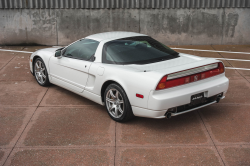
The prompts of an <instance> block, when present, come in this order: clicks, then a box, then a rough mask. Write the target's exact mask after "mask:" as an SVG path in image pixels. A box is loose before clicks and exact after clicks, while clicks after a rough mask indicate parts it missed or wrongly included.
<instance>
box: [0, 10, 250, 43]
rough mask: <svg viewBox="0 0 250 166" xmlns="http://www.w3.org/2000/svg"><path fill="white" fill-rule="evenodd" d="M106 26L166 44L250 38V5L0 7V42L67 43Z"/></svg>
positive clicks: (241, 40) (244, 40) (246, 39)
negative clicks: (161, 7) (191, 6)
mask: <svg viewBox="0 0 250 166" xmlns="http://www.w3.org/2000/svg"><path fill="white" fill-rule="evenodd" d="M106 31H134V32H140V33H144V34H147V35H150V36H152V37H154V38H156V39H158V40H160V41H161V42H164V43H166V44H168V45H203V44H250V8H221V9H0V45H24V44H25V45H32V44H41V45H67V44H69V43H71V42H73V41H75V40H77V39H80V38H83V37H85V36H88V35H90V34H94V33H100V32H106Z"/></svg>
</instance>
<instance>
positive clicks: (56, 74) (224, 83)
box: [30, 32, 229, 118]
mask: <svg viewBox="0 0 250 166" xmlns="http://www.w3.org/2000/svg"><path fill="white" fill-rule="evenodd" d="M133 36H146V35H143V34H139V33H133V32H108V33H101V34H96V35H91V36H88V37H86V38H87V39H93V40H97V41H99V42H100V44H99V46H98V48H97V50H96V53H95V57H96V59H95V61H94V62H89V61H83V60H77V59H71V58H68V57H61V58H57V57H55V56H54V55H55V51H56V50H57V49H58V48H48V49H42V50H38V51H36V52H34V53H33V54H32V55H31V57H30V58H31V60H33V59H34V57H35V56H39V57H41V58H42V59H43V61H44V63H45V65H46V68H47V71H48V74H49V80H50V82H51V83H52V84H56V85H58V86H61V87H63V88H65V89H68V90H70V91H72V92H74V93H77V94H79V95H81V96H83V97H86V98H88V99H90V100H92V101H94V102H96V103H98V104H101V105H104V103H103V101H102V96H101V95H102V94H101V92H102V87H103V85H104V84H105V82H107V81H114V82H116V83H118V84H120V85H121V86H122V88H123V89H124V90H125V92H126V94H127V96H128V99H129V101H130V104H131V106H132V110H133V113H134V115H135V116H141V117H149V118H165V113H166V111H167V110H168V109H169V108H172V107H176V106H180V105H184V104H188V103H190V98H191V96H192V95H194V94H198V93H200V92H205V94H206V97H210V96H213V95H216V94H219V93H221V92H224V94H225V93H226V91H227V89H228V86H229V80H228V79H227V78H226V77H225V73H223V74H220V75H218V76H214V77H211V78H207V79H204V80H200V81H197V82H193V83H189V84H186V85H182V86H178V87H174V88H169V89H165V90H158V91H156V90H155V89H156V86H157V84H158V83H159V81H160V80H161V78H162V77H163V76H165V75H167V74H170V73H174V72H177V71H182V70H186V69H190V68H195V67H199V66H203V65H207V64H211V63H216V62H220V61H219V60H216V59H213V58H201V57H197V56H193V55H188V54H183V53H180V54H179V56H180V57H179V58H176V59H171V60H167V61H162V62H157V63H151V64H145V65H118V64H105V63H102V50H103V46H104V44H105V43H107V42H109V41H112V40H116V39H120V38H125V37H133ZM30 70H31V72H32V73H33V67H32V62H30ZM137 93H138V94H142V95H143V96H144V98H143V99H142V98H138V97H136V94H137Z"/></svg>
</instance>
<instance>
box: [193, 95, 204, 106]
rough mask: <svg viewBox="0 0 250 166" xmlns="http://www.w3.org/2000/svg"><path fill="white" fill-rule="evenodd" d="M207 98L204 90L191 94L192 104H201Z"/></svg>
mask: <svg viewBox="0 0 250 166" xmlns="http://www.w3.org/2000/svg"><path fill="white" fill-rule="evenodd" d="M205 100H206V98H205V94H204V92H202V93H198V94H195V95H192V96H191V102H190V105H196V104H200V103H203V102H204V101H205Z"/></svg>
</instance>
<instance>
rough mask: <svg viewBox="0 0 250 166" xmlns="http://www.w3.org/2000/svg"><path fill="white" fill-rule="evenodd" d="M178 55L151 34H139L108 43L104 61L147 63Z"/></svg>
mask: <svg viewBox="0 0 250 166" xmlns="http://www.w3.org/2000/svg"><path fill="white" fill-rule="evenodd" d="M178 55H179V53H177V52H176V51H174V50H172V49H170V48H169V47H167V46H165V45H164V44H162V43H160V42H158V41H157V40H155V39H153V38H151V37H149V36H139V37H130V38H123V39H119V40H113V41H110V42H108V43H106V44H105V45H104V48H103V56H102V61H103V63H109V64H147V63H154V62H159V61H165V60H169V59H173V58H177V57H179V56H178Z"/></svg>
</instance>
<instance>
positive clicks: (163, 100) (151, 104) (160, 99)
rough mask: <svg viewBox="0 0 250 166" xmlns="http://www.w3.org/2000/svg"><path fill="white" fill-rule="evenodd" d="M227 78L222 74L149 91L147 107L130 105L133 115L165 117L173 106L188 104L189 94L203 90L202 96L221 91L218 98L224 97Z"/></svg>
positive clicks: (182, 112)
mask: <svg viewBox="0 0 250 166" xmlns="http://www.w3.org/2000/svg"><path fill="white" fill-rule="evenodd" d="M228 86H229V80H228V79H227V78H226V77H225V75H224V74H222V75H219V76H216V77H212V78H209V79H206V80H202V81H197V82H195V83H191V84H187V85H184V86H180V87H175V88H170V89H166V90H161V91H151V92H150V95H149V98H148V108H139V107H136V106H132V109H133V113H134V115H135V116H140V117H149V118H165V117H166V115H165V114H166V113H167V110H168V109H169V108H173V107H179V106H184V105H188V104H189V103H190V102H191V96H192V95H195V94H199V93H202V92H204V95H205V96H204V97H206V98H210V97H213V96H216V95H218V94H220V93H223V96H221V97H218V98H220V99H223V98H225V96H224V95H225V94H226V92H227V90H228ZM216 102H217V101H216V100H212V101H209V102H207V103H204V104H203V105H198V106H197V107H195V108H193V107H192V108H188V107H187V109H185V110H184V111H181V112H176V113H171V115H172V116H177V115H180V114H184V113H187V112H190V111H193V110H196V109H199V108H202V107H206V106H208V105H211V104H214V103H216Z"/></svg>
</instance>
